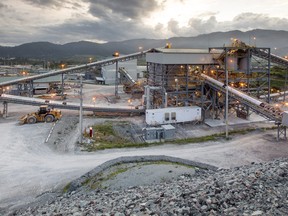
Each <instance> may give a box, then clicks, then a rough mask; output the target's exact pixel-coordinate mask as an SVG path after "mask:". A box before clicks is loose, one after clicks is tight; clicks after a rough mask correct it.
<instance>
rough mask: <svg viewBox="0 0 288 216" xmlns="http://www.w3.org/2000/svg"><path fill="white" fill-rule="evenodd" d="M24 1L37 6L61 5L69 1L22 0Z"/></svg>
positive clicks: (54, 6)
mask: <svg viewBox="0 0 288 216" xmlns="http://www.w3.org/2000/svg"><path fill="white" fill-rule="evenodd" d="M24 1H25V2H27V3H29V4H32V5H36V6H37V7H53V8H57V7H61V6H62V5H63V4H65V3H67V2H70V1H69V0H24Z"/></svg>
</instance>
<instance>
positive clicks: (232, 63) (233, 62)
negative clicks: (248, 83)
mask: <svg viewBox="0 0 288 216" xmlns="http://www.w3.org/2000/svg"><path fill="white" fill-rule="evenodd" d="M237 69H238V67H237V57H235V56H228V57H227V70H230V71H235V70H237Z"/></svg>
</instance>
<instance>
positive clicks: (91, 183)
mask: <svg viewBox="0 0 288 216" xmlns="http://www.w3.org/2000/svg"><path fill="white" fill-rule="evenodd" d="M121 165H122V164H120V166H119V165H118V166H117V165H116V166H114V167H113V168H114V170H113V171H111V172H108V173H107V174H105V175H104V173H103V172H102V173H99V174H98V175H96V176H92V177H90V178H87V179H86V180H85V181H84V182H83V183H82V185H83V186H87V187H89V188H90V189H92V190H95V189H103V186H102V184H103V182H105V181H108V180H110V179H113V178H114V177H116V176H117V175H119V174H120V173H124V172H126V171H127V170H128V169H130V168H131V167H122V166H121Z"/></svg>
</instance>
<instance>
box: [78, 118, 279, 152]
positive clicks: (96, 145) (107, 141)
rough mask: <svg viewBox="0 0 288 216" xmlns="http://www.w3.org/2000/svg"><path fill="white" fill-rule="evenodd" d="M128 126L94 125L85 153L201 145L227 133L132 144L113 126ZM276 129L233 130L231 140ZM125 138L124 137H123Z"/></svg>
mask: <svg viewBox="0 0 288 216" xmlns="http://www.w3.org/2000/svg"><path fill="white" fill-rule="evenodd" d="M116 124H117V125H118V126H119V124H120V125H121V124H122V125H123V126H124V125H126V126H127V125H128V124H129V123H127V122H117V123H115V122H105V123H104V124H101V125H94V126H92V127H93V130H94V134H93V137H94V138H93V140H92V143H89V144H87V143H83V144H82V147H83V150H84V151H89V152H93V151H97V150H104V149H113V148H142V147H150V146H157V145H163V144H168V143H169V144H177V145H182V144H189V143H201V142H209V141H217V140H220V139H225V138H226V133H225V132H223V133H216V134H211V135H207V136H202V137H190V138H185V139H175V140H169V141H163V142H152V143H146V142H143V143H135V142H131V141H130V140H128V139H126V138H123V137H121V135H120V134H117V133H116V132H115V131H114V129H113V125H116ZM275 128H276V127H271V128H246V129H240V130H233V131H229V139H231V137H232V136H234V135H245V134H248V133H250V132H253V131H256V130H259V131H265V130H273V129H275ZM122 136H123V135H122Z"/></svg>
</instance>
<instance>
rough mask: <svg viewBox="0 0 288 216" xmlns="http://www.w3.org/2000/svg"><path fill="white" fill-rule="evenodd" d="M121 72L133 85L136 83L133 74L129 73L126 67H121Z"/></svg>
mask: <svg viewBox="0 0 288 216" xmlns="http://www.w3.org/2000/svg"><path fill="white" fill-rule="evenodd" d="M119 73H120V74H122V75H124V76H125V78H126V79H127V81H128V82H129V83H130V84H131V85H133V84H135V83H136V81H135V80H134V79H133V78H132V77H131V75H130V74H129V73H128V71H126V70H125V68H123V67H120V68H119Z"/></svg>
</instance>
